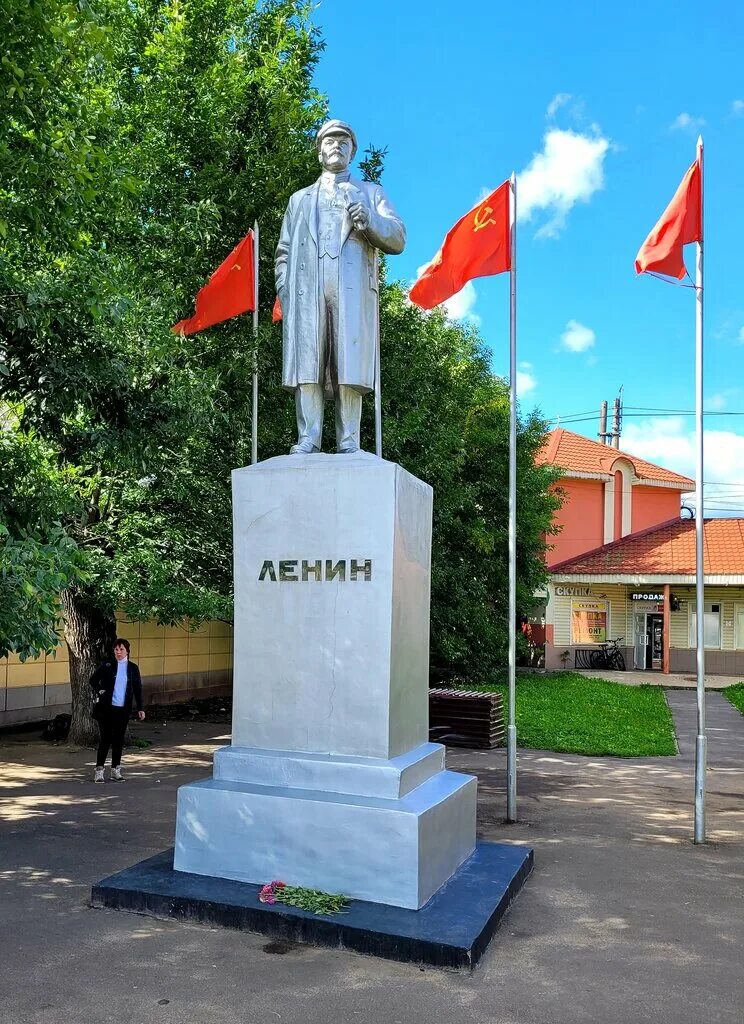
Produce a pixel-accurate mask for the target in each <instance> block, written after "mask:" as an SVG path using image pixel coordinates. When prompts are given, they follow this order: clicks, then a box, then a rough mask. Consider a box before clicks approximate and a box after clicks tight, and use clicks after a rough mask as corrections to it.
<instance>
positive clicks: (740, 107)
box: [731, 100, 744, 116]
mask: <svg viewBox="0 0 744 1024" xmlns="http://www.w3.org/2000/svg"><path fill="white" fill-rule="evenodd" d="M731 113H732V114H735V115H737V116H738V115H739V114H744V100H734V102H733V103H732V104H731Z"/></svg>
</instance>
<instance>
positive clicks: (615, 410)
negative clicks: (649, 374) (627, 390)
mask: <svg viewBox="0 0 744 1024" xmlns="http://www.w3.org/2000/svg"><path fill="white" fill-rule="evenodd" d="M624 386H625V385H621V387H620V391H619V392H618V396H617V398H616V399H615V401H614V402H613V403H612V431H611V433H610V437H611V438H612V447H613V448H619V447H620V433H621V430H622V423H623V387H624Z"/></svg>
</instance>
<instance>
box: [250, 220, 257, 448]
mask: <svg viewBox="0 0 744 1024" xmlns="http://www.w3.org/2000/svg"><path fill="white" fill-rule="evenodd" d="M253 288H254V295H253V397H252V400H251V465H252V466H255V465H256V463H257V462H258V221H257V220H256V221H254V222H253Z"/></svg>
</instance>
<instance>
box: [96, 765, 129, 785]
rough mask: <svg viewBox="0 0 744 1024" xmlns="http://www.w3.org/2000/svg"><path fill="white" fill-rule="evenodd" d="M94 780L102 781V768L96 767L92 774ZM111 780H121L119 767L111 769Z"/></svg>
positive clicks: (122, 779)
mask: <svg viewBox="0 0 744 1024" xmlns="http://www.w3.org/2000/svg"><path fill="white" fill-rule="evenodd" d="M93 781H94V782H103V781H104V778H103V768H98V767H96V770H95V774H94V775H93ZM111 781H112V782H123V781H124V776H123V775H122V774H121V768H112V769H111Z"/></svg>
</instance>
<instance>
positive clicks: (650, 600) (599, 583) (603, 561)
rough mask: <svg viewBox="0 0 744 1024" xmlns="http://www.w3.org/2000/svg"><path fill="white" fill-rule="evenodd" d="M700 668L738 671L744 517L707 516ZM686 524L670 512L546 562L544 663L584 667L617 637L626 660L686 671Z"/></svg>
mask: <svg viewBox="0 0 744 1024" xmlns="http://www.w3.org/2000/svg"><path fill="white" fill-rule="evenodd" d="M704 535H705V609H704V634H705V648H706V650H705V667H706V672H709V673H711V674H724V675H738V674H741V675H742V678H744V519H709V520H706V522H705V526H704ZM696 616H697V602H696V594H695V522H694V521H693V520H690V519H674V520H671V521H670V522H667V523H662V524H660V525H658V526H653V527H651V528H649V529H647V530H642V531H640V532H638V533H634V534H630V535H629V536H627V537H625V538H623V539H621V540H619V541H614V542H613V543H611V544H606V545H602V546H600V547H599V548H596V549H595V550H594V551H589V552H586V553H585V554H583V555H578V556H577V557H575V558H570V559H566V560H565V561H563V562H561V563H558V564H557V565H553V566H552V569H551V580H550V584H549V586H548V601H547V607H546V629H545V632H546V643H545V665H546V668H548V669H555V668H561V667H564V666H565V667H567V668H574V667H579V668H581V667H584V668H586V667H589V665H588V663H587V662H588V658H589V657H590V655H591V652H592V651H593V650H599V649H600V648H599V644H600V643H601V642H602V641H604V640H615V639H619V640H620V646H621V649H622V651H623V654H624V657H625V662H626V665H627V667H628V668H635V669H638V670H648V671H660V672H690V673H694V672H695V667H696V639H695V637H696Z"/></svg>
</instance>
